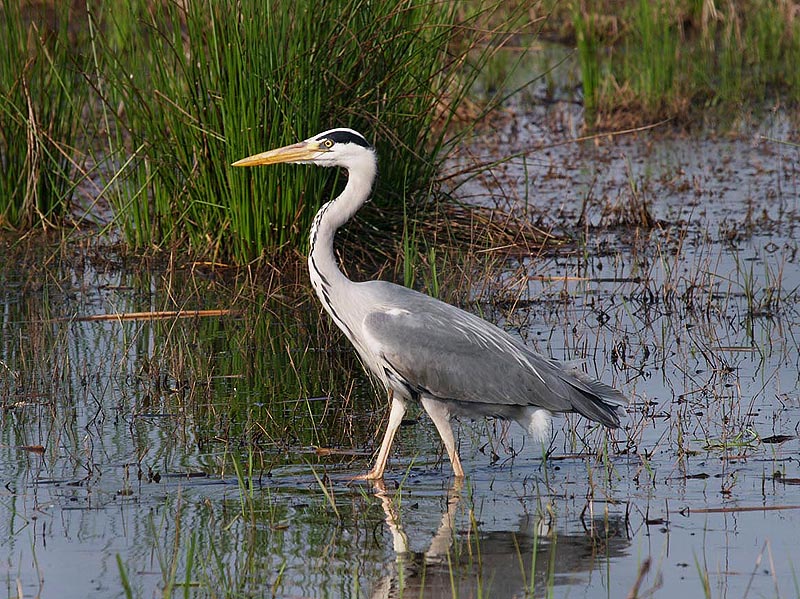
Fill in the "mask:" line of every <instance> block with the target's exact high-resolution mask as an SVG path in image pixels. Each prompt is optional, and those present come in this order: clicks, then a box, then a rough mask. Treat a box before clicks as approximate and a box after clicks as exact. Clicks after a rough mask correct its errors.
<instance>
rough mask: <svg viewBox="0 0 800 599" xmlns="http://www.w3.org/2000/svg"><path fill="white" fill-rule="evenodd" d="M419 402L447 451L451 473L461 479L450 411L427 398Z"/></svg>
mask: <svg viewBox="0 0 800 599" xmlns="http://www.w3.org/2000/svg"><path fill="white" fill-rule="evenodd" d="M421 401H422V407H423V408H425V411H426V412H427V413H428V415H429V416H430V417H431V420H433V424H434V425H436V430H437V431H439V436H440V437H441V438H442V441H443V442H444V448H445V449H446V450H447V455H448V457H449V458H450V463H451V464H453V472H454V473H455V475H456V476H457V477H458V478H463V477H464V469H463V468H462V467H461V459H460V458H459V457H458V452H457V451H456V441H455V438H454V437H453V427H452V426H450V410H449V409H447V405H446V404H444V403H442V402H440V401H437V400H435V399H431V398H429V397H422V398H421Z"/></svg>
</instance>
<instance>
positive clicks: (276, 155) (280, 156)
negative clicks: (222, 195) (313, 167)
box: [231, 141, 325, 166]
mask: <svg viewBox="0 0 800 599" xmlns="http://www.w3.org/2000/svg"><path fill="white" fill-rule="evenodd" d="M324 151H325V150H323V149H322V148H320V147H319V144H318V143H316V142H306V141H301V142H300V143H296V144H292V145H290V146H284V147H282V148H277V149H275V150H269V151H268V152H261V153H260V154H254V155H253V156H248V157H247V158H242V159H241V160H237V161H236V162H234V163H233V164H232V165H231V166H258V165H261V164H278V163H281V162H306V161H310V160H313V159H314V158H316V157H317V156H319V155H320V154H321V153H322V152H324Z"/></svg>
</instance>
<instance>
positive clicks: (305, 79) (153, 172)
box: [96, 0, 480, 262]
mask: <svg viewBox="0 0 800 599" xmlns="http://www.w3.org/2000/svg"><path fill="white" fill-rule="evenodd" d="M136 12H138V14H141V15H142V22H141V25H140V26H139V27H138V28H130V29H128V30H126V31H127V32H122V33H119V32H117V34H115V35H113V36H112V35H111V34H110V33H103V34H98V37H97V40H96V41H97V43H98V46H99V47H101V49H102V51H101V53H100V54H101V58H100V59H99V62H101V63H102V65H103V68H104V69H108V71H109V75H108V82H107V85H106V90H105V93H106V106H107V109H106V110H107V111H109V110H110V108H111V107H118V108H117V109H115V113H114V114H113V115H111V117H113V118H115V119H116V123H117V129H118V131H121V132H122V133H123V134H122V135H121V136H120V138H119V139H118V140H117V142H116V143H115V145H114V147H111V148H110V150H111V152H112V153H114V154H115V156H116V157H115V158H114V162H115V163H116V164H122V163H123V162H124V160H125V159H126V157H129V156H130V157H132V160H131V162H130V163H129V164H128V165H127V166H126V167H125V168H124V173H123V174H122V176H121V177H119V185H118V186H117V188H116V191H115V192H114V193H112V195H111V196H110V198H112V200H113V203H114V207H115V210H116V212H117V215H118V222H119V224H120V226H121V228H122V230H123V231H124V232H125V235H126V238H127V239H128V241H129V242H130V243H131V244H132V245H134V246H135V247H138V248H148V247H152V246H156V247H162V248H165V247H174V246H176V245H179V244H180V245H184V246H187V247H188V248H190V250H191V252H192V253H194V254H196V255H204V256H210V257H214V256H220V257H222V258H225V259H230V258H233V259H234V260H236V261H238V262H247V261H249V260H252V259H254V258H258V257H259V256H261V255H263V254H264V253H265V252H271V251H273V250H274V249H275V248H278V247H281V246H284V245H285V244H291V245H293V246H298V245H302V243H303V240H304V239H305V237H306V235H307V231H308V229H309V226H310V221H311V218H312V217H313V214H314V209H315V205H314V204H315V203H316V202H318V201H319V200H318V198H320V197H322V196H323V195H324V194H323V189H325V188H326V187H328V186H330V185H333V184H334V179H335V177H336V176H337V174H336V173H330V172H323V173H318V172H316V171H312V170H306V169H298V168H294V169H292V174H291V176H290V177H289V176H287V171H286V170H285V169H280V168H279V169H256V170H254V171H250V172H243V171H239V170H236V169H231V168H230V166H229V165H230V163H231V162H233V161H234V160H235V159H237V158H241V157H243V156H245V155H249V154H252V153H254V152H256V151H258V150H260V149H263V148H269V147H276V146H280V145H282V144H285V143H288V142H289V140H294V139H302V138H304V137H305V136H306V135H307V134H308V133H309V132H311V131H317V130H324V129H326V128H328V127H330V126H335V125H340V126H352V127H357V128H358V129H359V130H362V131H364V132H365V133H366V134H368V136H369V137H370V139H372V140H374V143H375V144H376V146H377V148H378V150H379V153H380V155H381V156H382V158H383V161H382V164H381V169H382V177H381V179H382V181H383V182H384V183H383V187H382V188H381V190H380V193H379V194H377V195H378V197H380V198H382V199H383V200H384V201H386V202H396V201H397V200H398V199H400V198H401V195H400V193H399V192H398V190H400V189H406V188H409V189H410V192H411V193H412V194H418V193H419V192H420V191H424V190H425V189H426V186H427V185H428V183H429V182H430V180H431V179H432V177H433V175H434V173H435V170H436V165H437V164H438V160H440V158H441V156H442V151H443V149H444V148H445V147H447V145H448V135H449V129H448V127H447V123H448V121H449V120H450V119H451V118H452V116H453V114H454V113H455V110H456V109H457V108H458V106H459V104H460V102H461V100H462V99H463V98H464V96H465V94H466V92H467V90H468V89H469V84H470V81H471V80H472V77H473V76H474V75H471V74H470V73H471V72H476V71H470V70H469V69H465V68H464V64H465V62H466V53H467V52H468V50H469V48H470V46H469V42H466V43H465V42H464V40H463V35H462V36H461V38H460V39H459V40H458V43H456V40H455V38H454V35H455V33H456V32H460V31H462V30H461V29H457V28H456V27H455V10H454V7H453V5H452V4H448V3H436V2H432V3H423V4H417V3H409V2H405V1H400V0H381V1H379V2H371V3H369V4H365V3H363V2H359V1H356V0H339V1H337V2H330V3H324V4H319V3H314V2H277V3H272V4H265V3H263V2H258V1H256V0H245V1H243V2H235V3H234V2H193V3H189V4H187V5H185V6H184V4H183V3H180V2H175V1H169V2H165V3H158V4H155V5H151V4H150V3H147V8H146V9H142V10H139V11H136ZM98 19H102V16H98ZM126 37H127V39H126ZM119 40H122V41H119ZM478 60H480V59H478ZM456 67H459V68H456ZM106 114H109V113H108V112H107V113H106ZM117 117H118V118H117Z"/></svg>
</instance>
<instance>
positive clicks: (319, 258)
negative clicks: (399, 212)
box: [308, 156, 377, 315]
mask: <svg viewBox="0 0 800 599" xmlns="http://www.w3.org/2000/svg"><path fill="white" fill-rule="evenodd" d="M376 171H377V163H376V161H375V157H374V156H369V157H365V159H364V160H362V161H360V162H359V163H358V164H355V165H352V166H351V167H350V168H348V178H347V185H345V188H344V190H343V191H342V193H341V194H340V195H339V196H338V197H336V198H335V199H333V200H331V201H329V202H327V203H326V204H324V205H323V206H322V207H321V208H320V209H319V212H317V215H316V216H315V217H314V223H313V225H312V226H311V240H310V249H309V253H308V268H309V273H310V276H311V283H312V285H313V286H314V289H315V291H316V292H317V295H318V296H319V298H320V300H321V301H322V303H323V305H324V306H325V308H326V309H327V310H328V312H331V310H332V308H333V306H332V305H331V298H332V297H339V296H338V295H336V294H333V293H331V291H330V290H331V288H332V287H333V288H337V289H341V288H342V287H343V286H344V287H346V286H348V285H350V284H352V282H351V281H350V280H349V279H348V278H347V277H346V276H345V275H344V274H343V273H342V271H341V270H340V269H339V265H338V262H337V261H336V255H335V253H334V249H333V240H334V237H335V236H336V231H337V230H338V229H339V227H341V226H342V225H344V224H345V223H346V222H347V221H349V220H350V219H351V218H352V217H353V215H354V214H355V213H356V212H357V211H358V209H359V208H361V206H363V205H364V202H366V201H367V199H369V195H370V192H371V191H372V184H373V182H374V180H375V174H376ZM343 299H344V298H343ZM332 315H333V314H332Z"/></svg>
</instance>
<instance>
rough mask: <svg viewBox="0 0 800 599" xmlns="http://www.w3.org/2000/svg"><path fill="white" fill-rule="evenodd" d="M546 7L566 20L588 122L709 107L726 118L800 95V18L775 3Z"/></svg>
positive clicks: (645, 118)
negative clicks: (795, 65) (578, 66)
mask: <svg viewBox="0 0 800 599" xmlns="http://www.w3.org/2000/svg"><path fill="white" fill-rule="evenodd" d="M550 4H552V3H545V5H547V6H549V5H550ZM553 10H554V11H555V15H556V16H555V18H554V19H553V20H554V21H555V22H556V23H558V22H562V21H564V20H569V21H571V27H572V31H573V32H574V37H575V42H576V45H577V58H578V62H579V65H580V69H581V77H582V83H583V91H584V103H585V108H586V112H587V123H589V124H590V125H594V124H598V125H600V126H601V127H604V128H614V127H621V126H625V125H629V124H642V123H647V122H652V121H655V120H658V119H662V118H674V119H677V120H686V119H687V118H691V117H693V116H697V115H698V113H699V112H700V111H706V110H708V109H709V108H712V107H718V108H719V111H718V112H717V113H715V114H717V115H718V116H722V117H723V118H724V115H726V114H727V115H728V118H730V115H731V114H738V113H741V112H742V109H744V110H745V111H748V110H753V109H758V108H759V105H760V104H762V103H764V102H788V103H796V102H797V101H798V100H800V75H798V69H796V68H794V66H793V65H794V64H796V60H797V59H798V58H800V19H799V18H798V17H797V15H794V14H793V13H792V12H791V10H790V9H789V8H788V7H787V6H782V5H780V4H779V3H774V2H768V1H765V0H748V1H746V2H739V3H721V2H714V1H712V2H698V1H697V0H679V1H678V2H666V1H665V0H660V1H658V2H647V1H646V0H636V1H633V0H630V1H628V2H621V3H611V2H605V1H597V2H579V1H577V0H576V1H575V2H572V3H570V4H569V11H568V12H567V10H566V8H563V7H562V8H560V9H559V8H558V7H555V8H554V9H553ZM601 74H602V76H601ZM731 108H736V109H738V110H734V111H732V110H731Z"/></svg>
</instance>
